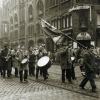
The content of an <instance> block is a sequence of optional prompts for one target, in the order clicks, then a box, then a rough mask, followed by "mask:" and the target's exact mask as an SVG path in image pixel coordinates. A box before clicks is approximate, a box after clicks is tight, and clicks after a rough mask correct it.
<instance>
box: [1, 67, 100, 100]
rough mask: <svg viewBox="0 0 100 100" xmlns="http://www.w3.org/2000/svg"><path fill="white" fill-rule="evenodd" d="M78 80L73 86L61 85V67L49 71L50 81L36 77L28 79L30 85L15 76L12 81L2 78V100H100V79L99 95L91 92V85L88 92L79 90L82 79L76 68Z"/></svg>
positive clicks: (98, 80)
mask: <svg viewBox="0 0 100 100" xmlns="http://www.w3.org/2000/svg"><path fill="white" fill-rule="evenodd" d="M75 71H76V72H77V73H76V77H77V80H74V81H73V84H69V83H68V82H67V81H66V83H65V84H62V83H61V69H60V66H59V65H53V66H52V67H51V68H50V69H49V79H48V80H47V81H43V78H42V77H39V79H38V80H36V79H35V77H28V83H20V81H19V78H15V77H14V76H13V77H12V78H10V79H8V78H5V79H3V78H2V77H1V78H0V100H100V79H99V78H98V79H96V84H97V88H98V92H97V93H92V92H90V85H89V84H87V86H86V90H84V91H83V90H81V89H79V87H78V85H79V83H80V80H81V79H82V76H81V74H80V73H79V72H80V71H79V68H78V67H77V68H75Z"/></svg>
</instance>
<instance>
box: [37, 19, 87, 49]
mask: <svg viewBox="0 0 100 100" xmlns="http://www.w3.org/2000/svg"><path fill="white" fill-rule="evenodd" d="M39 19H40V20H41V21H43V22H44V23H46V24H47V25H49V26H50V27H51V28H54V29H57V28H55V27H54V26H52V25H51V24H50V23H48V22H46V21H45V20H43V19H42V18H40V17H39ZM40 24H41V22H40ZM57 30H58V29H57ZM43 31H44V32H46V31H45V30H43ZM58 32H59V33H60V34H59V35H63V36H65V37H67V38H69V39H71V40H72V41H74V42H76V43H78V44H79V45H80V46H82V47H83V48H85V49H86V48H87V47H86V46H84V45H83V44H81V43H80V42H78V41H77V40H75V39H73V38H72V37H70V36H68V35H67V34H65V33H63V32H62V31H61V30H58ZM46 34H47V33H46ZM48 36H50V35H49V34H48ZM51 38H52V36H51Z"/></svg>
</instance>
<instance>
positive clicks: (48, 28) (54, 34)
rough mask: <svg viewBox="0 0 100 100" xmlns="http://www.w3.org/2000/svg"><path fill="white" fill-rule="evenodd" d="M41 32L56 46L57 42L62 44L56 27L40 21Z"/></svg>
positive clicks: (60, 35) (61, 38) (61, 37)
mask: <svg viewBox="0 0 100 100" xmlns="http://www.w3.org/2000/svg"><path fill="white" fill-rule="evenodd" d="M41 26H42V30H43V31H44V32H45V34H46V35H47V36H49V37H51V38H52V40H53V42H54V43H56V44H57V42H58V41H60V42H62V40H63V36H62V34H61V32H60V31H59V30H57V28H56V27H54V26H52V25H51V24H49V23H48V22H47V21H45V20H43V19H41Z"/></svg>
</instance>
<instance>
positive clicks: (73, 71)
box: [71, 65, 76, 80]
mask: <svg viewBox="0 0 100 100" xmlns="http://www.w3.org/2000/svg"><path fill="white" fill-rule="evenodd" d="M71 76H72V79H73V80H75V79H76V77H75V68H74V66H73V65H72V68H71Z"/></svg>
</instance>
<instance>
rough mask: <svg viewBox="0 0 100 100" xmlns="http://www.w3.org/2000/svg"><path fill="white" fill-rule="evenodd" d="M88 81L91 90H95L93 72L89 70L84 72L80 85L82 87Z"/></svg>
mask: <svg viewBox="0 0 100 100" xmlns="http://www.w3.org/2000/svg"><path fill="white" fill-rule="evenodd" d="M88 81H90V84H91V87H92V90H95V89H96V85H95V81H94V73H93V72H89V73H87V74H86V76H85V77H84V79H83V80H82V82H81V84H80V86H81V87H84V86H85V85H86V83H87V82H88Z"/></svg>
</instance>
